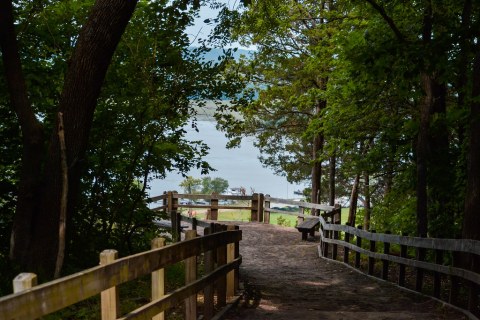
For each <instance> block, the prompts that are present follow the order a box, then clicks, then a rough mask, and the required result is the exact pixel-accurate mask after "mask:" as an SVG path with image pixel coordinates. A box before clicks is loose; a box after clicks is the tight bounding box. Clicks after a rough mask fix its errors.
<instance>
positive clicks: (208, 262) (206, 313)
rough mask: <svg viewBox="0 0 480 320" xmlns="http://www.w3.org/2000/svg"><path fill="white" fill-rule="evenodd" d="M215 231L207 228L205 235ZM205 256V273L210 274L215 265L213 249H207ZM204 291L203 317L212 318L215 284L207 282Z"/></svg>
mask: <svg viewBox="0 0 480 320" xmlns="http://www.w3.org/2000/svg"><path fill="white" fill-rule="evenodd" d="M212 233H213V228H212V227H210V228H205V229H204V230H203V235H204V236H207V235H209V234H212ZM203 258H204V265H205V274H209V273H210V272H212V271H213V267H214V258H213V251H212V250H210V251H206V252H205V254H204V255H203ZM203 292H204V302H203V318H204V319H205V320H210V319H211V318H212V317H213V309H214V291H213V285H212V284H211V283H210V284H207V285H206V286H205V288H204V289H203Z"/></svg>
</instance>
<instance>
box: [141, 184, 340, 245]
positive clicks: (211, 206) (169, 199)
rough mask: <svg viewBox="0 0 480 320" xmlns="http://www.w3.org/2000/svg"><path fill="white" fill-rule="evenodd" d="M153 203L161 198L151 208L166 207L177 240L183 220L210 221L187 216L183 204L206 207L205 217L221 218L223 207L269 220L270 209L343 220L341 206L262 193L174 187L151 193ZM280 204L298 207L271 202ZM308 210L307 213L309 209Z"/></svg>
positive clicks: (214, 219) (296, 214) (210, 219)
mask: <svg viewBox="0 0 480 320" xmlns="http://www.w3.org/2000/svg"><path fill="white" fill-rule="evenodd" d="M149 200H150V201H151V202H153V203H158V202H161V205H156V206H154V207H153V208H152V210H155V211H164V212H165V213H166V214H167V215H168V217H169V218H170V219H171V227H172V229H173V232H172V234H173V237H174V240H177V241H178V240H179V239H180V234H181V224H180V222H181V221H188V222H190V223H195V224H199V223H203V226H204V227H208V223H209V222H199V221H200V220H197V219H189V220H188V219H186V217H185V216H183V215H181V214H180V209H181V208H189V209H191V208H201V209H206V210H207V212H208V213H207V216H206V219H207V220H209V221H216V220H217V219H218V211H219V210H221V209H238V210H250V212H251V213H250V221H254V222H264V223H270V214H271V213H280V214H282V215H293V216H296V217H297V218H298V222H301V221H303V220H304V219H312V218H316V216H318V215H319V214H321V215H322V216H323V217H324V218H325V219H327V221H331V222H332V223H341V207H340V206H327V205H323V204H314V203H309V202H303V201H293V200H286V199H281V198H274V197H270V196H269V195H264V194H262V193H254V194H252V195H248V196H238V195H219V194H210V195H209V194H180V193H177V192H175V191H169V192H164V194H163V195H160V196H156V197H152V198H150V199H149ZM181 200H188V201H192V200H203V201H205V204H198V203H195V202H190V203H185V204H182V203H181ZM221 200H232V201H233V202H234V204H233V205H232V204H230V205H228V204H223V205H222V204H219V203H220V201H221ZM238 202H247V203H248V204H245V205H238V204H237V203H238ZM274 203H275V204H281V205H289V206H295V207H298V211H297V212H289V211H285V210H278V209H273V208H271V205H272V204H274ZM306 211H308V213H307V212H306Z"/></svg>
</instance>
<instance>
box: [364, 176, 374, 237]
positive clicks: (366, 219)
mask: <svg viewBox="0 0 480 320" xmlns="http://www.w3.org/2000/svg"><path fill="white" fill-rule="evenodd" d="M364 179H365V186H364V194H365V204H364V209H365V215H364V216H363V230H367V231H368V230H370V216H371V213H372V208H371V203H370V200H371V199H370V175H369V174H368V172H365V174H364Z"/></svg>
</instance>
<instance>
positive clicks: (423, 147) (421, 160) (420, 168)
mask: <svg viewBox="0 0 480 320" xmlns="http://www.w3.org/2000/svg"><path fill="white" fill-rule="evenodd" d="M421 81H422V87H423V90H424V94H425V96H424V99H423V101H422V103H421V105H420V128H419V131H418V135H417V144H416V165H417V189H416V190H417V235H418V236H419V237H426V236H427V231H428V205H427V202H428V198H427V160H428V134H429V126H430V114H431V107H432V104H433V94H432V77H431V76H430V75H427V74H425V73H423V74H422V77H421Z"/></svg>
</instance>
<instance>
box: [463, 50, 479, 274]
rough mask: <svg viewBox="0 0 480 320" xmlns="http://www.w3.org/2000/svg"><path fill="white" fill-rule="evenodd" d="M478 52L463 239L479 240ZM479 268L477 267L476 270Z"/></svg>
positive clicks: (474, 66)
mask: <svg viewBox="0 0 480 320" xmlns="http://www.w3.org/2000/svg"><path fill="white" fill-rule="evenodd" d="M479 97H480V51H479V52H477V54H476V56H475V60H474V64H473V87H472V98H473V99H472V103H471V105H470V128H469V129H470V130H469V139H470V146H469V149H468V157H467V189H466V192H465V215H464V219H463V234H462V235H463V238H465V239H474V240H480V216H479V212H480V101H479ZM478 267H480V266H477V268H478Z"/></svg>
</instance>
